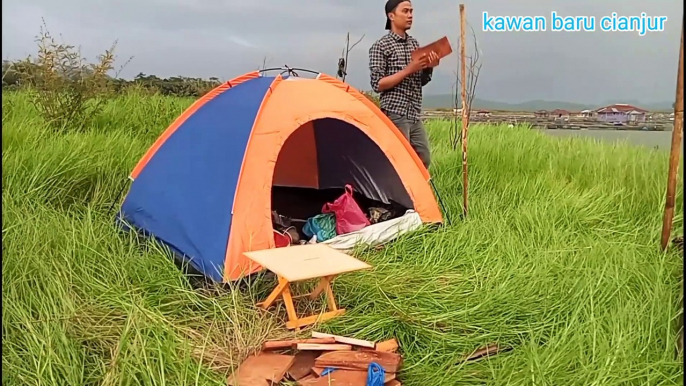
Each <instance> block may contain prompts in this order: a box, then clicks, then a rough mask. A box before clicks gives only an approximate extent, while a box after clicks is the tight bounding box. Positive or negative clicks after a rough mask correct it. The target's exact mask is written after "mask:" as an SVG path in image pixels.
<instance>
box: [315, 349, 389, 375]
mask: <svg viewBox="0 0 686 386" xmlns="http://www.w3.org/2000/svg"><path fill="white" fill-rule="evenodd" d="M372 362H376V363H377V364H378V365H379V366H381V367H383V369H384V370H385V372H387V373H397V372H398V370H400V367H401V365H402V357H401V356H400V355H399V354H396V353H389V352H380V351H333V352H327V353H324V354H322V355H320V356H319V357H317V359H315V361H314V364H315V366H317V367H336V368H339V369H343V370H367V369H368V368H369V364H370V363H372Z"/></svg>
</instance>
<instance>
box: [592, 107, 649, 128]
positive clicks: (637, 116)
mask: <svg viewBox="0 0 686 386" xmlns="http://www.w3.org/2000/svg"><path fill="white" fill-rule="evenodd" d="M647 113H648V110H644V109H642V108H640V107H636V106H632V105H628V104H625V103H615V104H614V105H610V106H605V107H602V108H599V109H598V110H596V114H598V119H599V120H601V121H603V122H608V123H618V124H622V123H634V122H645V121H646V114H647Z"/></svg>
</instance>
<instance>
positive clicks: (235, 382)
mask: <svg viewBox="0 0 686 386" xmlns="http://www.w3.org/2000/svg"><path fill="white" fill-rule="evenodd" d="M294 361H295V357H294V356H293V355H281V354H271V353H260V354H259V355H252V356H249V357H248V358H247V359H246V360H245V361H243V363H241V365H240V366H239V367H238V370H237V371H236V372H235V373H234V374H233V375H232V376H231V377H229V380H228V384H229V385H230V386H258V385H259V386H261V385H262V384H264V385H271V384H278V383H279V382H281V380H282V379H283V377H284V376H285V375H286V372H287V371H288V369H289V368H290V367H291V365H292V364H293V362H294Z"/></svg>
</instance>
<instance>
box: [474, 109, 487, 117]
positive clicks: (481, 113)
mask: <svg viewBox="0 0 686 386" xmlns="http://www.w3.org/2000/svg"><path fill="white" fill-rule="evenodd" d="M476 116H477V117H490V116H491V112H490V111H488V110H479V111H477V112H476Z"/></svg>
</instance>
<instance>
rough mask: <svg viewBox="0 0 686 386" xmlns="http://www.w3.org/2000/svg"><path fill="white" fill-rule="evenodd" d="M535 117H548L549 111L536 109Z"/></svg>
mask: <svg viewBox="0 0 686 386" xmlns="http://www.w3.org/2000/svg"><path fill="white" fill-rule="evenodd" d="M534 117H536V118H548V111H546V110H538V111H534Z"/></svg>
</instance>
